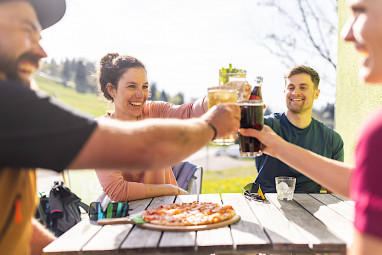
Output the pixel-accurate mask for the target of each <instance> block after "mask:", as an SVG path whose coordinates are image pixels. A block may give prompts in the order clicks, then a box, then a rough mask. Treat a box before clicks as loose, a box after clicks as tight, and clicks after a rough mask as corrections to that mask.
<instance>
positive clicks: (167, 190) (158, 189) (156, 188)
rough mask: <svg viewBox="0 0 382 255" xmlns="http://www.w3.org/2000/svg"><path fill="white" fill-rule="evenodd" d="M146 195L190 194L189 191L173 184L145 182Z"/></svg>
mask: <svg viewBox="0 0 382 255" xmlns="http://www.w3.org/2000/svg"><path fill="white" fill-rule="evenodd" d="M145 187H146V197H159V196H176V195H189V193H188V192H187V191H185V190H184V189H181V188H179V187H178V186H176V185H172V184H145Z"/></svg>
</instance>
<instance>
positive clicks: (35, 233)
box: [30, 219, 56, 255]
mask: <svg viewBox="0 0 382 255" xmlns="http://www.w3.org/2000/svg"><path fill="white" fill-rule="evenodd" d="M55 239H56V237H55V236H54V235H53V233H51V232H50V231H49V230H47V229H46V228H45V227H44V226H43V225H41V224H40V223H39V222H38V221H37V220H36V219H32V239H31V241H30V247H31V254H32V255H40V254H42V249H43V248H44V247H45V246H47V245H48V244H50V243H51V242H53V241H54V240H55Z"/></svg>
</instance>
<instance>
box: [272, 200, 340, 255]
mask: <svg viewBox="0 0 382 255" xmlns="http://www.w3.org/2000/svg"><path fill="white" fill-rule="evenodd" d="M301 195H302V196H306V197H307V198H310V199H312V200H314V198H312V197H310V196H309V195H308V194H301ZM267 198H268V199H269V200H270V201H271V202H272V203H273V204H274V205H275V206H276V207H277V208H278V209H279V210H280V211H281V212H282V213H283V215H284V216H285V217H286V218H287V219H288V220H289V221H290V222H293V223H295V224H296V226H297V228H298V229H299V231H300V232H301V233H303V235H304V236H305V237H306V238H307V240H308V242H309V247H310V248H311V249H312V250H313V251H315V252H346V244H345V243H344V241H343V240H341V239H339V238H337V237H336V236H335V235H334V234H332V233H331V232H330V231H329V230H328V229H327V227H326V226H325V225H324V224H323V223H322V222H321V221H319V220H318V219H316V218H315V217H313V216H312V214H310V213H309V212H308V211H306V210H305V209H304V208H303V207H301V206H298V205H297V204H296V203H291V202H290V201H280V200H278V199H277V194H275V193H273V194H267Z"/></svg>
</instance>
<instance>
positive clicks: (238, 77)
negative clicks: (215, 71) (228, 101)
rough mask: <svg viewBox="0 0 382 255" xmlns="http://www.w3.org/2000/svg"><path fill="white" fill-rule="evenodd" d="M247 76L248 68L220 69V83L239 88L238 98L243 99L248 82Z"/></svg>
mask: <svg viewBox="0 0 382 255" xmlns="http://www.w3.org/2000/svg"><path fill="white" fill-rule="evenodd" d="M234 71H235V72H234ZM246 76H247V71H246V70H241V69H234V70H227V69H224V70H219V85H220V86H232V87H235V88H236V89H237V100H243V98H244V93H245V86H246V84H247V79H246Z"/></svg>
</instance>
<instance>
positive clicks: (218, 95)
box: [208, 86, 237, 145]
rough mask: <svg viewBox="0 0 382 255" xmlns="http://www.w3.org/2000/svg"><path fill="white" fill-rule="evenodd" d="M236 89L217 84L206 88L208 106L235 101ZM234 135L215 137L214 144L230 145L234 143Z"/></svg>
mask: <svg viewBox="0 0 382 255" xmlns="http://www.w3.org/2000/svg"><path fill="white" fill-rule="evenodd" d="M236 101H237V89H236V88H235V87H232V86H218V87H210V88H208V108H211V107H212V106H214V105H217V104H224V103H236ZM235 140H236V138H235V135H231V136H229V137H225V138H221V139H215V140H214V141H213V143H214V144H218V145H231V144H234V143H235Z"/></svg>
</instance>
